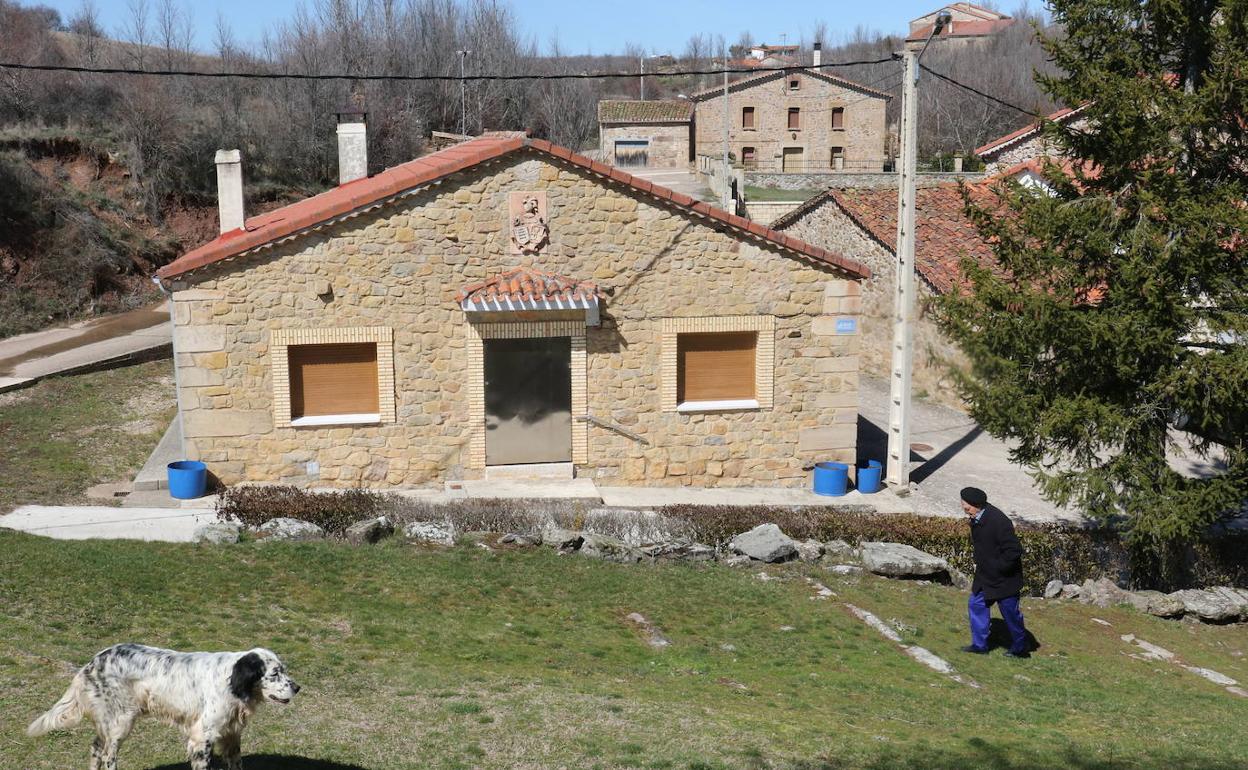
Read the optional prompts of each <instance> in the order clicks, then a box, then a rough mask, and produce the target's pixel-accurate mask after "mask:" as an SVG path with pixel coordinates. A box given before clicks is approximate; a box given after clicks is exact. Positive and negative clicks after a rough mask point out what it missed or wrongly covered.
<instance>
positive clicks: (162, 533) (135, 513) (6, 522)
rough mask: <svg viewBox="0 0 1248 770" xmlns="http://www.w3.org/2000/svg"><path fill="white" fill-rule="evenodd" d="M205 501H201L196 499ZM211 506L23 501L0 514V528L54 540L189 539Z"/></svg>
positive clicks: (213, 516) (212, 514) (210, 514)
mask: <svg viewBox="0 0 1248 770" xmlns="http://www.w3.org/2000/svg"><path fill="white" fill-rule="evenodd" d="M196 502H198V503H199V505H201V506H202V505H204V502H203V501H196ZM216 518H217V514H216V512H215V511H214V510H213V509H212V508H211V507H207V508H203V507H199V508H182V509H180V508H113V507H111V506H106V505H65V506H48V505H23V506H22V507H20V508H18V509H17V510H15V511H13V512H12V513H10V514H8V515H7V516H0V528H5V529H15V530H18V531H19V532H28V533H30V534H32V535H43V536H44V537H50V538H54V539H56V540H94V539H101V540H159V541H163V542H169V543H189V542H191V539H192V535H193V534H194V533H195V530H196V529H198V528H199V527H201V526H203V525H204V524H207V523H209V522H212V521H216Z"/></svg>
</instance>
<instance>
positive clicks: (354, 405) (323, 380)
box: [287, 342, 379, 419]
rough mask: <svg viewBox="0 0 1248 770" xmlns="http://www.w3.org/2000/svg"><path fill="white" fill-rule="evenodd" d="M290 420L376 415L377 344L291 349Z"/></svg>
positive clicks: (311, 346) (306, 346)
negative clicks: (343, 415)
mask: <svg viewBox="0 0 1248 770" xmlns="http://www.w3.org/2000/svg"><path fill="white" fill-rule="evenodd" d="M287 354H288V356H289V362H290V416H291V417H292V418H295V419H297V418H299V417H319V416H324V415H334V414H376V413H377V412H378V411H379V407H378V403H377V402H378V399H377V344H376V343H373V342H366V343H350V344H339V345H291V346H290V348H288V350H287Z"/></svg>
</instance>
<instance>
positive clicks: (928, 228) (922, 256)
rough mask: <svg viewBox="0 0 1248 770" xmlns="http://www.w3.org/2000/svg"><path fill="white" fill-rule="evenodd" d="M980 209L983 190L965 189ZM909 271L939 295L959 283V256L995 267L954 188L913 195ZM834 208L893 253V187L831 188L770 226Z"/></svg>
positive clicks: (986, 196) (985, 201)
mask: <svg viewBox="0 0 1248 770" xmlns="http://www.w3.org/2000/svg"><path fill="white" fill-rule="evenodd" d="M969 189H970V191H971V196H972V198H973V199H975V200H976V202H978V203H980V204H981V205H986V206H991V205H992V203H993V200H994V199H993V198H992V197H990V196H991V192H990V190H989V188H988V186H987V185H985V184H982V183H981V184H978V185H972V186H970V187H969ZM915 200H916V211H915V221H916V228H915V236H916V241H915V247H914V256H915V267H916V269H917V270H918V272H919V275H921V276H922V277H923V278H924V280H926V281H927V282H928V283H929V284H931V285H932V287H933V288H935V289H936V291H938V292H941V293H944V292H947V291H949V290H950V289H952V288H953V287H955V286H957V285H959V284H962V283H963V279H962V275H961V273H962V271H961V269H960V264H959V263H960V262H961V260H962V257H963V256H969V257H972V258H973V259H975V261H977V262H978V263H979V264H981V265H984V266H985V267H987V266H992V265H995V264H996V257H995V256H994V255H993V252H992V247H991V246H990V245H989V244H988V243H987V242H986V241H984V239H983V238H982V237H980V234H979V231H978V230H977V229H976V228H975V224H974V223H973V222H971V220H970V219H969V218H967V216H966V214H965V212H964V210H963V209H964V203H963V199H962V191H961V189H960V187H959V186H958V185H956V184H946V185H939V186H937V187H923V188H920V189H918V190H917V191H916V195H915ZM829 203H830V204H831V205H835V206H837V207H838V208H839V209H840V210H841V211H842V212H844V213H845V215H846V216H848V217H849V218H850V220H852V221H853V222H854V223H855V224H856V225H858V226H859V227H860V228H862V229H863V230H864V231H865V232H866V233H867V235H869V236H870V237H871V238H872V239H873V240H875V241H876V242H878V243H879V244H880V245H882V246H883V247H884V248H886V249H888V250H889V251H890V252H893V253H896V248H897V190H896V189H895V188H893V189H889V188H877V189H871V188H846V189H833V190H827V191H825V192H822V193H820V194H819V195H816V196H815V197H813V198H811V199H809V200H807V201H806V202H804V203H803V204H802V205H801V206H798V207H797V208H796V209H794V210H793V211H791V212H789V213H788V214H786V215H784V216H783V217H781V218H780V219H777V220H776V221H775V222H773V223H772V227H774V228H778V229H783V228H785V227H787V226H789V225H791V224H793V223H794V222H796V221H798V220H799V219H801V217H802V216H804V215H805V214H806V213H808V212H810V211H813V210H814V209H816V208H819V207H820V206H822V205H825V204H829Z"/></svg>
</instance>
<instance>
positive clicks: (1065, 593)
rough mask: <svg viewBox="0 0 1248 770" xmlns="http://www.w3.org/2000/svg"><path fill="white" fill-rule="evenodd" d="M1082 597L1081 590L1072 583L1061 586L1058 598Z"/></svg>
mask: <svg viewBox="0 0 1248 770" xmlns="http://www.w3.org/2000/svg"><path fill="white" fill-rule="evenodd" d="M1082 595H1083V589H1082V588H1080V587H1079V586H1077V585H1075V584H1074V583H1067V584H1066V585H1064V586H1062V592H1061V594H1059V597H1060V598H1062V599H1078V598H1079V597H1080V596H1082Z"/></svg>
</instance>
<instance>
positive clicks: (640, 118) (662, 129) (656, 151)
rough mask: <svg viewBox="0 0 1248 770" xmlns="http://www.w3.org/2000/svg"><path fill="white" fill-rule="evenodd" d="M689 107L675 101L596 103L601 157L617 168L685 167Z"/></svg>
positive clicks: (688, 151) (690, 148)
mask: <svg viewBox="0 0 1248 770" xmlns="http://www.w3.org/2000/svg"><path fill="white" fill-rule="evenodd" d="M692 130H693V104H692V103H690V102H688V101H684V100H678V99H669V100H655V101H636V100H631V101H630V100H622V99H621V100H604V101H601V102H598V137H599V151H600V153H601V156H600V157H601V158H602V159H603V160H604V161H605V162H607V163H610V164H611V165H613V166H616V167H619V168H638V167H640V168H685V167H687V166H688V165H689V163H690V162H691V161H692V160H693V134H692Z"/></svg>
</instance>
